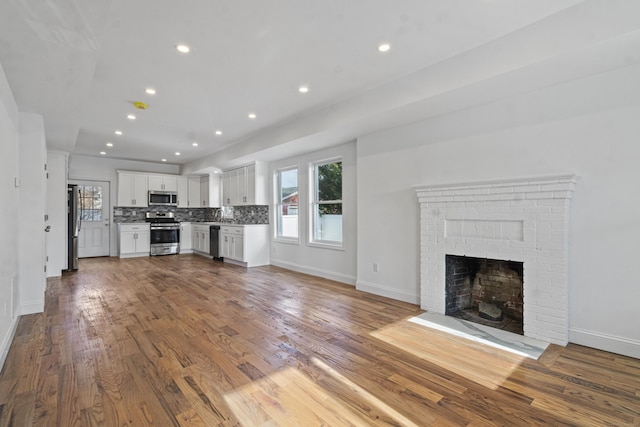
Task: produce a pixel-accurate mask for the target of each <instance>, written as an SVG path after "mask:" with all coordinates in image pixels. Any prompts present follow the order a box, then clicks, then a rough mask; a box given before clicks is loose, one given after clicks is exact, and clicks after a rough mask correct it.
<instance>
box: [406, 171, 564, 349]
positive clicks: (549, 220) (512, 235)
mask: <svg viewBox="0 0 640 427" xmlns="http://www.w3.org/2000/svg"><path fill="white" fill-rule="evenodd" d="M574 182H575V178H574V177H572V176H569V175H566V176H556V177H543V178H535V179H529V180H526V179H525V180H514V181H503V182H486V183H477V184H464V185H450V186H439V187H431V188H429V187H425V188H422V189H418V190H417V195H418V199H419V201H420V207H421V215H420V217H421V227H422V228H421V230H422V231H421V241H422V243H421V248H422V251H423V256H422V257H421V303H422V307H423V308H427V309H431V310H432V311H436V312H443V311H444V304H445V303H444V299H445V296H444V287H445V286H444V280H445V277H444V275H445V272H444V269H445V268H444V255H445V254H446V253H449V254H455V255H467V256H474V257H488V258H497V259H511V260H518V261H523V262H524V287H525V289H524V297H525V311H524V325H525V328H524V329H525V335H526V336H532V337H535V338H539V339H543V340H545V341H548V342H554V343H557V344H562V345H564V344H566V341H567V337H568V319H567V314H566V310H567V306H568V290H567V279H566V274H567V264H566V263H567V253H566V252H567V244H566V243H567V238H568V228H567V227H568V216H567V215H568V206H569V199H570V197H571V191H572V190H573V187H574ZM452 215H454V216H455V218H453V217H452ZM444 218H447V220H452V219H455V220H458V221H460V223H457V224H453V223H448V224H447V226H446V228H445V225H444ZM510 221H519V223H518V224H519V225H516V224H515V223H510ZM434 224H435V227H434ZM425 230H426V231H425ZM445 230H446V236H445ZM434 237H435V238H434ZM427 254H429V256H428V257H427V256H426V255H427ZM434 255H435V256H434ZM438 310H442V311H438Z"/></svg>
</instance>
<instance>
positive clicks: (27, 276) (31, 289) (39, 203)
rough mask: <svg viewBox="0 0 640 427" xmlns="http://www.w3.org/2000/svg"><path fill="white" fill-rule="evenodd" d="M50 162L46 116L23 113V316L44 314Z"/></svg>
mask: <svg viewBox="0 0 640 427" xmlns="http://www.w3.org/2000/svg"><path fill="white" fill-rule="evenodd" d="M46 161H47V150H46V144H45V139H44V122H43V121H42V116H41V115H39V114H28V113H20V205H19V211H20V215H19V221H20V239H19V247H18V251H19V252H18V253H19V255H18V256H19V260H20V314H31V313H40V312H42V311H44V291H45V287H46V277H45V272H44V266H45V264H46V259H45V232H44V227H45V220H44V215H45V211H46V209H45V204H46V199H45V196H46V178H45V173H46V172H45V170H44V166H45V163H46Z"/></svg>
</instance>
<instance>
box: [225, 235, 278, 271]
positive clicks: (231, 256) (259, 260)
mask: <svg viewBox="0 0 640 427" xmlns="http://www.w3.org/2000/svg"><path fill="white" fill-rule="evenodd" d="M220 241H221V252H222V253H221V255H222V257H223V258H224V260H225V262H231V263H234V264H239V265H243V266H245V267H255V266H258V265H267V264H269V259H270V257H269V226H268V225H266V224H260V225H223V226H221V227H220Z"/></svg>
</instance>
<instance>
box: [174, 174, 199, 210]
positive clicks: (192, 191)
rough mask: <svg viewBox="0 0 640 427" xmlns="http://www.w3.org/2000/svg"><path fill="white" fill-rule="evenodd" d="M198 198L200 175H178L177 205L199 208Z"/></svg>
mask: <svg viewBox="0 0 640 427" xmlns="http://www.w3.org/2000/svg"><path fill="white" fill-rule="evenodd" d="M201 203H202V201H201V200H200V177H199V176H180V177H178V207H179V208H199V207H201Z"/></svg>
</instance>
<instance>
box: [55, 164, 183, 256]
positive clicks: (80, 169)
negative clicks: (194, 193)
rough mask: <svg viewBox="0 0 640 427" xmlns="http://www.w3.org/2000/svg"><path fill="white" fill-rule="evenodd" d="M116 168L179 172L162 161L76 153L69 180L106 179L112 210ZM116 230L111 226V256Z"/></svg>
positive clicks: (114, 198) (114, 254) (116, 194)
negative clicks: (121, 158)
mask: <svg viewBox="0 0 640 427" xmlns="http://www.w3.org/2000/svg"><path fill="white" fill-rule="evenodd" d="M116 170H129V171H140V172H155V173H167V174H178V173H179V167H178V166H176V165H167V164H163V163H151V162H138V161H133V160H120V159H110V158H105V157H91V156H81V155H76V154H74V155H72V156H71V157H70V159H69V180H94V181H108V182H109V183H110V188H111V191H110V193H111V194H110V196H111V197H110V202H111V206H110V211H112V210H113V206H117V196H118V187H117V185H118V174H117V172H116ZM65 191H66V190H65ZM112 224H113V221H112ZM117 231H118V230H117V227H114V226H112V227H111V248H110V254H111V256H117V254H118V248H117V246H116V242H117Z"/></svg>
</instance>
